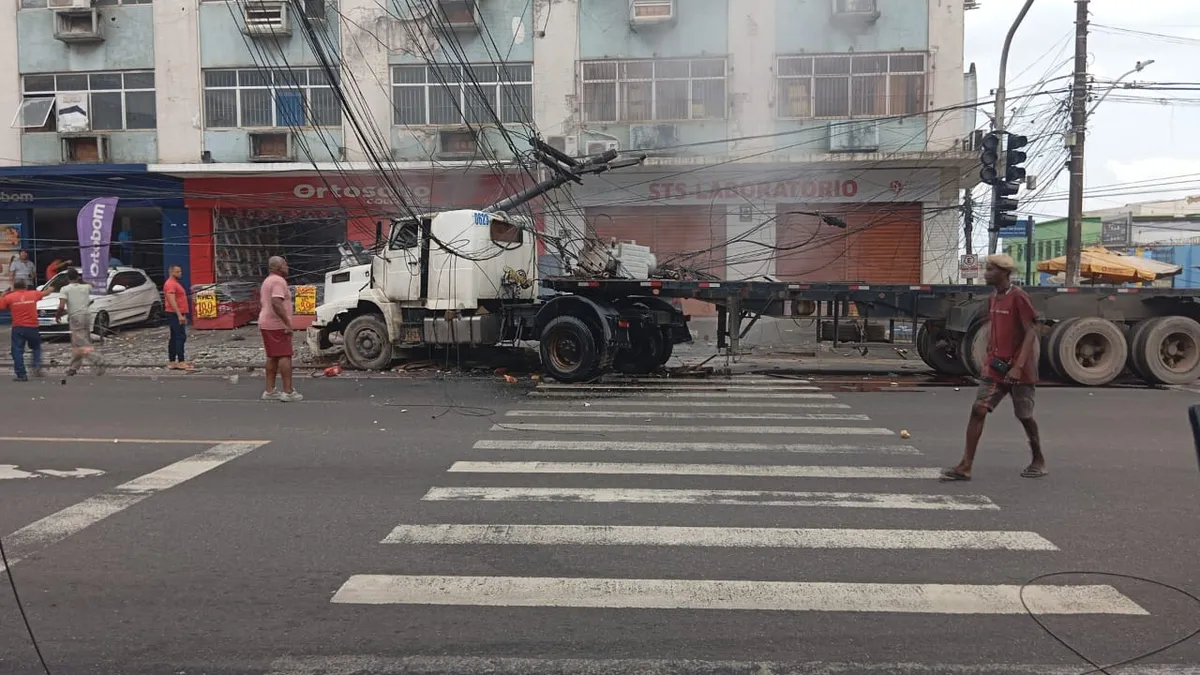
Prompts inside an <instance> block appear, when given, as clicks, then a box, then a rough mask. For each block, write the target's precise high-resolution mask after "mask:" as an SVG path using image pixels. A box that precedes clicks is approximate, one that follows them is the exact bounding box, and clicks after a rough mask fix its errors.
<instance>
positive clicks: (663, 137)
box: [629, 124, 679, 151]
mask: <svg viewBox="0 0 1200 675" xmlns="http://www.w3.org/2000/svg"><path fill="white" fill-rule="evenodd" d="M678 145H679V125H677V124H630V125H629V149H630V150H634V151H642V150H645V151H655V150H670V149H672V148H674V147H676V146H678Z"/></svg>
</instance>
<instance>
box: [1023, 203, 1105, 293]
mask: <svg viewBox="0 0 1200 675" xmlns="http://www.w3.org/2000/svg"><path fill="white" fill-rule="evenodd" d="M1081 229H1082V231H1083V237H1082V238H1083V246H1084V247H1087V246H1090V245H1093V244H1099V243H1100V218H1099V216H1095V217H1085V218H1084V219H1083V226H1082V228H1081ZM1001 242H1002V247H1001V250H1003V251H1004V253H1005V254H1006V255H1008V256H1010V257H1012V259H1013V260H1014V261H1016V263H1017V275H1018V276H1020V277H1022V278H1024V276H1025V259H1026V257H1027V253H1028V251H1026V250H1025V249H1026V248H1028V247H1027V246H1026V241H1025V238H1024V237H1020V238H1017V239H1010V238H1005V239H1002V240H1001ZM1066 252H1067V219H1066V218H1055V219H1054V220H1046V221H1043V222H1038V220H1037V219H1036V218H1034V220H1033V255H1032V256H1028V257H1032V258H1033V279H1032V280H1030V279H1026V280H1025V283H1026V285H1036V284H1037V283H1039V279H1040V278H1041V276H1040V275H1039V274H1038V271H1037V264H1038V263H1039V262H1041V261H1043V260H1050V259H1052V258H1057V257H1058V256H1060V255H1063V254H1065V253H1066Z"/></svg>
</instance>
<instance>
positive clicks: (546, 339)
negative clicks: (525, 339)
mask: <svg viewBox="0 0 1200 675" xmlns="http://www.w3.org/2000/svg"><path fill="white" fill-rule="evenodd" d="M538 343H539V344H538V347H539V350H540V351H541V355H542V367H543V368H545V369H546V372H547V373H549V374H550V376H551V377H553V378H554V379H556V380H558V381H560V382H567V383H573V382H586V381H587V380H590V379H592V378H593V377H595V376H596V375H598V374H599V372H597V371H599V370H600V367H601V361H602V359H601V354H600V350H599V349H598V348H597V346H596V338H595V336H593V335H592V329H591V328H590V327H588V325H587V324H586V323H584V322H583V321H582V320H581V319H578V318H576V317H573V316H559V317H555V318H554V319H551V320H550V322H549V323H547V324H546V328H545V329H543V330H542V335H541V338H540V339H539V340H538Z"/></svg>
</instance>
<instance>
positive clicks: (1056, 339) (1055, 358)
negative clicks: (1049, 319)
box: [1046, 318, 1079, 380]
mask: <svg viewBox="0 0 1200 675" xmlns="http://www.w3.org/2000/svg"><path fill="white" fill-rule="evenodd" d="M1078 320H1079V319H1078V318H1072V319H1064V320H1062V321H1059V322H1058V323H1056V324H1054V327H1053V328H1051V329H1050V335H1049V336H1048V337H1047V338H1046V361H1047V363H1049V364H1050V370H1051V371H1053V373H1054V377H1056V378H1058V379H1060V380H1066V379H1068V378H1067V376H1066V374H1065V373H1063V365H1062V359H1061V358H1059V357H1060V356H1061V355H1062V350H1060V349H1059V346H1060V345H1061V344H1062V336H1063V333H1064V332H1066V330H1067V329H1068V328H1070V327H1071V324H1073V323H1075V322H1076V321H1078Z"/></svg>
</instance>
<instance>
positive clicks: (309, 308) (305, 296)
mask: <svg viewBox="0 0 1200 675" xmlns="http://www.w3.org/2000/svg"><path fill="white" fill-rule="evenodd" d="M316 313H317V287H316V286H297V287H296V314H302V315H309V314H316Z"/></svg>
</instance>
